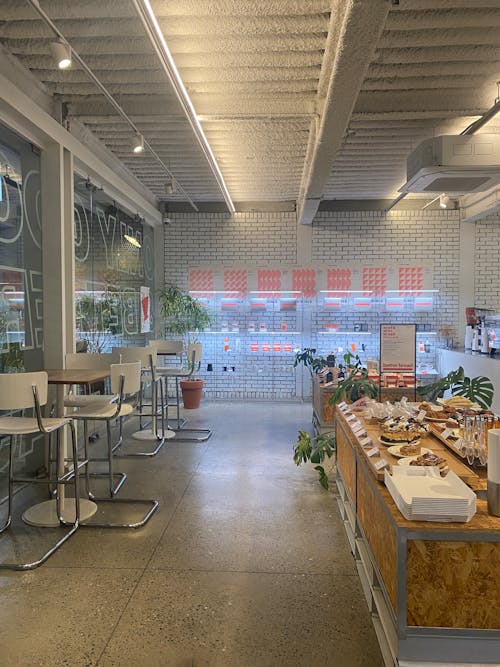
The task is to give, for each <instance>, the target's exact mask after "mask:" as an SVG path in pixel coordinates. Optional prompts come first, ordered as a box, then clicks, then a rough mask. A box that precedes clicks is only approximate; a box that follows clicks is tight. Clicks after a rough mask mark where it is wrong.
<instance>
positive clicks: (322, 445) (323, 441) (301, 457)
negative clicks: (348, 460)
mask: <svg viewBox="0 0 500 667" xmlns="http://www.w3.org/2000/svg"><path fill="white" fill-rule="evenodd" d="M334 448H335V436H334V434H333V433H320V434H318V435H316V436H311V435H310V434H309V433H308V432H307V431H304V430H303V429H301V430H300V431H299V434H298V437H297V441H296V442H295V445H294V450H293V461H294V463H295V464H296V465H298V466H299V465H301V464H302V463H307V462H308V461H310V462H311V463H313V464H315V466H314V469H315V470H316V471H317V472H318V475H319V483H320V484H321V486H322V487H323V488H324V489H328V487H329V480H328V473H327V471H326V470H325V469H324V467H323V466H322V465H321V464H322V463H323V462H324V460H325V458H326V459H330V458H331V457H332V456H333V453H334Z"/></svg>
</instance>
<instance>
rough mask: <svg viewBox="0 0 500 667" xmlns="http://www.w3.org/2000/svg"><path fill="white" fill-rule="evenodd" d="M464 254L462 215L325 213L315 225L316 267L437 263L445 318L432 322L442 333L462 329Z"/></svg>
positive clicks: (437, 284)
mask: <svg viewBox="0 0 500 667" xmlns="http://www.w3.org/2000/svg"><path fill="white" fill-rule="evenodd" d="M459 251H460V229H459V214H458V211H427V210H426V211H390V212H389V213H382V212H378V211H354V212H353V211H349V212H338V213H328V212H321V213H318V215H317V216H316V218H315V220H314V226H313V240H312V258H313V261H317V262H332V261H335V260H341V261H352V262H356V261H363V262H364V261H370V260H372V261H377V260H382V262H383V263H386V264H391V263H393V264H401V263H402V262H403V263H404V262H409V263H416V262H418V260H429V261H432V262H433V264H434V289H437V290H439V312H436V313H434V314H433V316H432V317H431V318H429V320H428V321H429V323H430V324H432V325H433V326H434V327H437V328H438V329H439V328H440V326H441V325H442V324H451V325H453V326H457V323H458V277H459V271H460V268H459V258H460V256H459Z"/></svg>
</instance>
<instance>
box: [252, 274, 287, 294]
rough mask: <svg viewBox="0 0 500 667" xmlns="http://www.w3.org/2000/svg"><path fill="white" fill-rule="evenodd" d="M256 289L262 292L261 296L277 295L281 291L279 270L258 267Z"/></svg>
mask: <svg viewBox="0 0 500 667" xmlns="http://www.w3.org/2000/svg"><path fill="white" fill-rule="evenodd" d="M257 289H258V290H259V292H262V296H268V297H270V298H272V297H277V296H278V295H279V292H280V291H281V271H280V270H279V269H259V270H258V271H257ZM274 292H276V293H274Z"/></svg>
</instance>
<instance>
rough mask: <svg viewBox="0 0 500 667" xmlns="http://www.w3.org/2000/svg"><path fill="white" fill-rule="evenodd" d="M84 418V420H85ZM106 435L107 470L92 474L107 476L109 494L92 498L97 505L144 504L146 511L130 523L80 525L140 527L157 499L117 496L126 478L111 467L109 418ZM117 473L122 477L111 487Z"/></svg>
mask: <svg viewBox="0 0 500 667" xmlns="http://www.w3.org/2000/svg"><path fill="white" fill-rule="evenodd" d="M85 421H86V420H84V422H85ZM122 422H123V419H122V418H121V417H120V418H119V428H120V439H121V438H122ZM106 435H107V440H108V442H107V447H108V458H107V459H105V460H106V461H107V463H108V471H107V472H105V473H94V475H97V474H99V475H105V476H107V478H108V482H109V491H110V496H109V497H107V498H99V497H96V496H92V500H94V501H95V502H97V503H98V505H99V506H100V505H102V504H103V503H108V502H109V503H114V504H117V503H123V504H132V505H146V507H147V511H146V513H145V514H144V515H143V516H142V518H141V519H140V520H139V521H134V522H131V523H126V522H109V521H108V522H101V521H96V522H94V521H85V522H82V523H81V524H80V525H82V526H86V527H89V528H92V527H94V528H140V527H141V526H144V525H145V524H146V523H147V522H148V521H149V519H150V518H151V517H152V516H153V514H154V513H155V512H156V510H157V509H158V501H157V500H147V499H144V500H142V499H140V498H117V497H116V493H117V492H118V491H119V490H120V488H121V486H122V484H123V482H124V481H125V479H126V477H127V476H126V474H125V473H122V472H118V473H115V472H114V469H113V459H114V457H115V456H116V455H114V454H113V444H112V434H111V422H110V420H108V419H107V420H106ZM93 460H94V461H95V460H99V459H93ZM117 475H122V476H123V477H122V479H121V481H120V482H119V484H118V485H117V486H116V487H113V479H114V477H116V476H117Z"/></svg>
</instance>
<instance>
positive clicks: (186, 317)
mask: <svg viewBox="0 0 500 667" xmlns="http://www.w3.org/2000/svg"><path fill="white" fill-rule="evenodd" d="M158 299H159V303H160V308H161V313H162V315H163V317H164V322H163V324H164V331H165V333H169V334H176V335H178V336H182V337H183V338H184V340H185V343H192V342H194V341H195V339H196V334H198V333H201V332H202V331H205V329H207V328H208V327H209V326H211V324H212V318H211V316H210V313H209V312H208V311H207V309H206V308H205V306H204V305H203V304H202V303H201V301H199V300H198V299H195V298H194V297H192V296H191V295H190V294H187V293H186V292H183V291H182V290H181V289H180V287H177V285H166V286H165V288H164V289H163V290H161V291H160V293H159V294H158Z"/></svg>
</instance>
